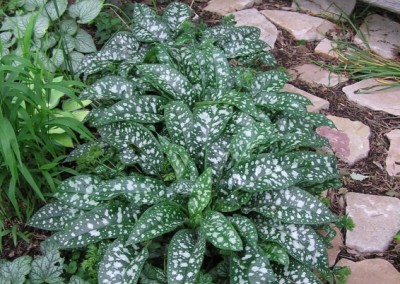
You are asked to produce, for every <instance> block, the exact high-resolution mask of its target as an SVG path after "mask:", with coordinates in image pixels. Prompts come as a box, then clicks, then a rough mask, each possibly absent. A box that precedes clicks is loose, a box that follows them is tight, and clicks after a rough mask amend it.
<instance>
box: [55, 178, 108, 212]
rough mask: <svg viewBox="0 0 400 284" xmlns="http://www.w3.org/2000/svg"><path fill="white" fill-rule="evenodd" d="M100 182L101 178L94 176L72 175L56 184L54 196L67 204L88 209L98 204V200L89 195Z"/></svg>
mask: <svg viewBox="0 0 400 284" xmlns="http://www.w3.org/2000/svg"><path fill="white" fill-rule="evenodd" d="M100 183H101V180H100V179H99V178H98V177H96V176H89V175H81V176H74V177H71V178H69V179H66V180H64V181H63V182H62V183H61V184H60V185H59V186H58V191H57V193H56V194H55V197H56V198H57V199H58V200H60V201H61V202H62V203H63V204H65V205H67V206H71V207H73V208H76V209H85V210H90V209H93V208H95V207H96V206H98V205H100V202H99V201H96V200H95V199H94V198H93V197H92V195H91V194H92V193H93V192H94V191H97V189H98V187H99V185H100Z"/></svg>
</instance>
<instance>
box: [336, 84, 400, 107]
mask: <svg viewBox="0 0 400 284" xmlns="http://www.w3.org/2000/svg"><path fill="white" fill-rule="evenodd" d="M382 88H385V85H382V84H381V83H379V82H378V81H376V80H375V79H366V80H363V81H360V82H357V83H355V84H353V85H349V86H346V87H344V88H343V89H342V91H343V92H344V93H345V94H346V96H347V98H348V99H349V100H350V101H353V102H355V103H357V104H359V105H362V106H365V107H368V108H370V109H372V110H380V111H384V112H387V113H390V114H393V115H400V88H389V89H386V90H382Z"/></svg>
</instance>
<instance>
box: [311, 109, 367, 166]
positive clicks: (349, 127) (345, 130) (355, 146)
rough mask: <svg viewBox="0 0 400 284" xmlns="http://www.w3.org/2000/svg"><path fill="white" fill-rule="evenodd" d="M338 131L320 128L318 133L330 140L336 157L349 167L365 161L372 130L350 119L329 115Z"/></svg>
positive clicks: (324, 127)
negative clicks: (362, 160)
mask: <svg viewBox="0 0 400 284" xmlns="http://www.w3.org/2000/svg"><path fill="white" fill-rule="evenodd" d="M327 118H329V119H330V120H332V122H333V123H334V124H335V126H336V127H337V129H331V128H329V127H327V126H321V127H318V128H317V130H316V132H317V133H318V134H319V135H320V136H323V137H325V138H327V139H328V140H329V144H330V145H331V147H332V149H333V151H334V152H335V154H336V156H337V157H338V158H339V159H341V160H343V161H344V162H346V163H347V164H349V165H353V164H354V163H356V162H358V161H360V160H361V159H364V158H366V157H367V156H368V153H369V149H370V147H369V137H370V135H371V130H370V128H369V127H368V126H367V125H365V124H363V123H361V122H359V121H352V120H350V119H348V118H343V117H337V116H333V115H328V116H327Z"/></svg>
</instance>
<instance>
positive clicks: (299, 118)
mask: <svg viewBox="0 0 400 284" xmlns="http://www.w3.org/2000/svg"><path fill="white" fill-rule="evenodd" d="M276 124H277V126H278V128H279V130H280V131H281V132H285V133H287V132H296V131H299V129H302V130H307V129H310V130H314V128H316V127H318V126H329V127H330V128H336V126H335V125H334V124H333V122H332V121H331V120H330V119H329V118H327V117H326V116H325V115H323V114H320V113H312V112H297V113H294V112H291V113H287V114H285V116H281V117H279V119H278V121H277V122H276Z"/></svg>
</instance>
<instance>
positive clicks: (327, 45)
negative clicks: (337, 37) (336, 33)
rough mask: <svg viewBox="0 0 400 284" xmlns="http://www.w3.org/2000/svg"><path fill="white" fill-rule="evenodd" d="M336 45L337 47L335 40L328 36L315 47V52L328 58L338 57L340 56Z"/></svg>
mask: <svg viewBox="0 0 400 284" xmlns="http://www.w3.org/2000/svg"><path fill="white" fill-rule="evenodd" d="M336 47H337V45H336V44H335V43H334V42H333V41H331V40H329V39H327V38H324V39H323V40H322V41H321V42H320V43H319V44H318V45H317V46H316V47H315V49H314V53H316V54H318V55H320V56H322V57H325V58H327V59H336V58H338V57H339V56H338V54H337V53H336V52H335V50H334V49H335V48H336Z"/></svg>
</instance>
